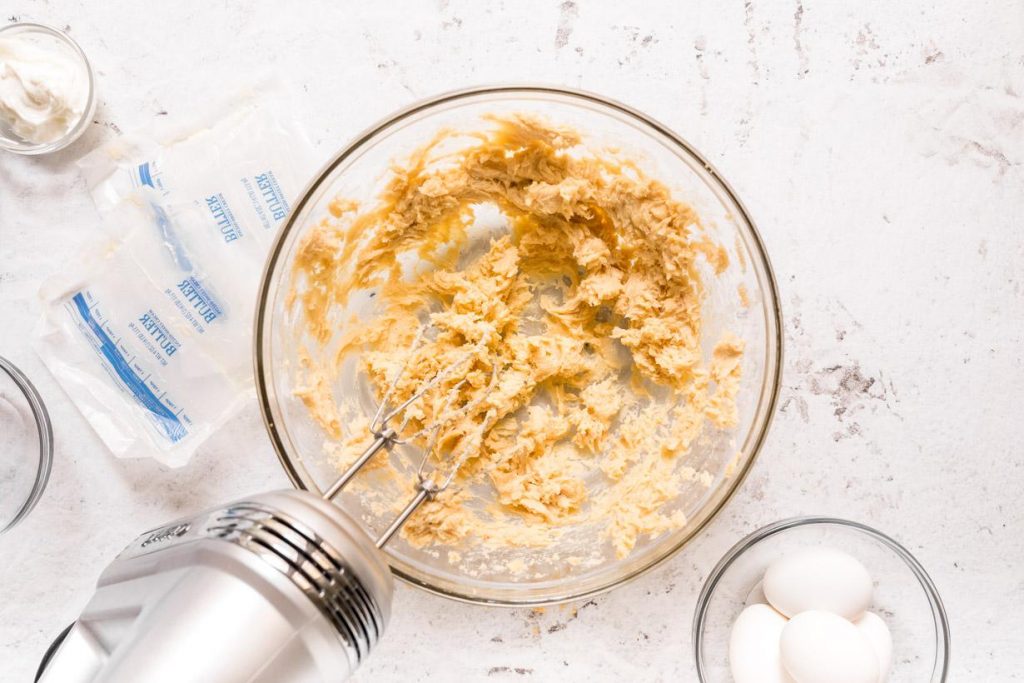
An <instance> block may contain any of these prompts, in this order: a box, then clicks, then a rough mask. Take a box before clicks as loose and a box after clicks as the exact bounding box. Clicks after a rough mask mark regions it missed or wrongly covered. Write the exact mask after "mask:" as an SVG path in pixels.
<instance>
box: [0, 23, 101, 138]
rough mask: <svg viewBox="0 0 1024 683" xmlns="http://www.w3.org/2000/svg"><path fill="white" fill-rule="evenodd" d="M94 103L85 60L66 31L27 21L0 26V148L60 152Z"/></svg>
mask: <svg viewBox="0 0 1024 683" xmlns="http://www.w3.org/2000/svg"><path fill="white" fill-rule="evenodd" d="M96 101H97V100H96V79H95V75H94V74H93V70H92V66H91V65H90V64H89V59H88V58H87V57H86V56H85V52H84V51H83V50H82V48H81V47H79V45H78V43H76V42H75V41H74V40H73V39H72V38H71V37H70V36H69V35H68V34H67V33H66V32H64V31H61V30H60V29H57V28H54V27H52V26H47V25H45V24H37V23H31V22H19V23H15V24H9V25H7V26H4V27H2V28H0V149H2V150H6V151H8V152H14V153H15V154H24V155H38V154H49V153H51V152H56V151H58V150H61V149H64V148H65V147H67V146H68V145H70V144H71V143H73V142H74V141H75V140H77V139H78V138H80V137H81V136H82V134H83V133H84V132H85V130H86V129H87V128H88V127H89V124H91V123H92V119H93V115H94V114H95V112H96Z"/></svg>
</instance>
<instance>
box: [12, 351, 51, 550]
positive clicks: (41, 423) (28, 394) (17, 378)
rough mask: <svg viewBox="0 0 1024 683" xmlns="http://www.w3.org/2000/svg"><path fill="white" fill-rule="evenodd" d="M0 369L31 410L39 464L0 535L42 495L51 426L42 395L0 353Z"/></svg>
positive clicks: (47, 475) (29, 509)
mask: <svg viewBox="0 0 1024 683" xmlns="http://www.w3.org/2000/svg"><path fill="white" fill-rule="evenodd" d="M0 371H2V372H3V373H4V374H5V375H7V376H8V377H10V378H11V380H12V381H13V382H14V383H15V384H16V385H17V386H18V388H19V389H20V390H21V393H22V395H23V396H24V397H25V401H26V402H27V403H28V405H29V408H30V409H31V410H32V417H33V418H34V419H35V422H36V433H37V435H38V437H39V463H38V465H37V466H36V480H35V482H34V483H33V484H32V491H31V492H29V495H28V497H27V498H26V499H25V502H24V503H22V504H21V508H19V509H18V512H17V513H16V514H15V515H14V517H12V518H11V519H10V520H9V521H8V522H7V523H6V524H5V525H4V526H0V534H2V533H4V532H5V531H10V530H11V529H13V528H14V527H15V525H17V524H18V522H20V521H22V520H23V519H25V518H26V517H28V513H30V512H32V509H33V508H34V507H35V506H36V503H38V502H39V499H40V498H41V497H42V495H43V490H44V489H46V483H47V482H48V481H49V480H50V470H51V469H52V467H53V427H52V426H51V424H50V414H49V413H48V412H47V411H46V405H45V404H44V403H43V399H42V397H41V396H40V395H39V392H38V391H37V390H36V387H35V385H34V384H32V382H30V381H29V379H28V377H26V376H25V373H23V372H22V371H21V370H19V369H18V368H17V366H15V365H14V364H13V363H11V362H10V361H9V360H7V359H6V358H4V357H3V356H0ZM0 523H2V520H0Z"/></svg>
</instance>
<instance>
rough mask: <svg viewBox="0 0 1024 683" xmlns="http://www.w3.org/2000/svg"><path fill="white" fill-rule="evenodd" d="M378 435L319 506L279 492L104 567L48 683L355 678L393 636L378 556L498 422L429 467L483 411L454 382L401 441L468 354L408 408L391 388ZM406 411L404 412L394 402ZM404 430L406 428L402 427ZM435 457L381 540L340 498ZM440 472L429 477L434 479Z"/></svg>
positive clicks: (134, 548) (387, 584) (178, 527)
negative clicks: (411, 454) (384, 638)
mask: <svg viewBox="0 0 1024 683" xmlns="http://www.w3.org/2000/svg"><path fill="white" fill-rule="evenodd" d="M423 336H424V333H423V329H422V328H421V330H420V332H419V333H418V334H417V335H416V339H415V341H414V342H413V345H412V349H411V350H410V352H409V353H408V355H407V356H406V359H405V361H404V363H403V365H402V367H401V369H400V370H399V371H398V372H397V374H396V376H395V377H394V378H393V379H392V381H391V382H390V383H389V386H388V388H387V391H386V392H385V394H384V396H383V398H382V399H381V401H380V403H379V405H378V407H377V411H376V414H375V415H374V417H373V421H372V423H371V425H370V432H371V434H372V436H373V442H372V443H371V444H370V445H369V446H368V447H367V448H366V450H365V451H364V452H363V453H362V454H361V455H360V456H359V457H358V458H357V459H356V460H355V462H353V464H352V465H351V466H350V467H349V469H348V470H347V471H346V472H345V473H344V474H342V475H341V476H340V477H339V478H338V479H337V481H335V482H334V484H332V485H331V486H330V487H329V488H328V489H327V491H326V492H325V493H324V494H323V496H322V497H321V496H317V495H315V494H313V493H310V492H307V491H298V490H284V491H273V492H270V493H263V494H259V495H255V496H249V497H247V498H244V499H242V500H239V501H236V502H234V503H230V504H228V505H224V506H220V507H217V508H214V509H212V510H208V511H206V512H203V513H200V514H198V515H195V516H192V517H188V518H185V519H180V520H177V521H175V522H171V523H170V524H167V525H164V526H161V527H159V528H156V529H153V530H151V531H148V532H146V533H144V534H142V535H141V536H140V537H138V538H137V539H136V540H135V541H133V542H132V543H131V544H129V545H128V547H127V548H125V549H124V551H122V552H121V554H120V555H118V556H117V558H116V559H115V560H114V561H113V562H112V563H111V564H110V565H109V566H108V567H107V568H106V570H104V572H103V573H102V574H101V576H100V578H99V581H98V583H97V589H96V592H95V594H94V595H93V597H92V599H91V600H90V601H89V603H88V604H87V605H86V607H85V610H84V611H83V612H82V614H81V616H80V617H79V618H78V619H77V621H75V622H74V623H73V624H72V625H71V626H69V627H68V629H66V630H65V632H64V633H62V634H61V636H59V637H58V639H57V641H56V642H54V644H53V645H51V646H50V650H49V651H48V652H47V653H46V656H45V657H44V659H43V662H42V664H41V665H40V668H39V673H38V674H37V676H36V681H37V682H41V683H172V682H173V683H243V682H245V683H322V682H325V681H341V680H343V679H345V678H347V677H348V676H349V675H350V674H351V673H352V672H353V671H354V670H355V669H356V668H357V667H358V666H359V664H360V663H361V662H362V661H363V660H364V659H365V658H366V656H367V655H368V654H369V652H370V650H371V649H372V648H373V647H374V645H375V644H376V643H377V641H378V640H379V639H380V637H381V635H382V634H383V632H384V629H385V628H386V627H387V624H388V620H389V618H390V614H391V598H392V591H393V583H392V578H391V574H390V572H389V571H388V566H387V563H386V562H385V561H384V558H383V554H382V553H381V551H380V549H381V548H382V547H383V546H384V545H385V544H386V543H387V542H388V540H389V539H391V538H392V536H394V534H395V533H396V532H397V531H398V530H399V528H401V526H402V524H403V523H405V521H406V520H408V519H409V517H410V515H412V513H413V512H414V511H415V510H416V509H417V508H418V507H419V506H420V505H421V504H422V503H423V501H425V500H427V499H430V498H433V497H434V496H436V495H437V494H438V493H440V492H441V491H443V490H444V489H445V488H447V487H448V486H449V485H450V484H451V483H452V480H453V478H454V477H455V474H456V472H457V471H458V468H459V467H460V466H461V465H462V463H463V461H464V460H465V459H466V458H467V457H468V455H469V454H470V453H471V452H472V451H473V446H475V445H478V444H479V439H482V437H483V434H484V433H485V432H486V429H487V426H488V423H489V422H488V421H489V419H490V418H491V417H492V414H491V413H488V414H486V415H485V416H484V419H483V420H482V421H481V422H480V423H479V425H478V427H477V428H476V429H475V430H473V431H472V432H471V433H469V434H467V435H465V436H464V437H463V438H462V439H461V440H460V441H459V444H458V445H459V446H461V448H458V447H457V452H452V453H450V454H448V460H449V462H451V466H450V467H449V468H448V471H447V472H446V473H442V472H440V471H438V470H436V469H434V467H433V466H432V465H429V464H428V462H429V461H430V460H431V459H432V455H433V454H434V451H435V449H437V448H438V444H439V443H440V437H441V435H442V432H444V430H445V427H446V426H448V425H451V424H453V422H454V421H456V420H457V419H459V418H460V417H461V416H464V415H467V414H469V413H471V412H472V411H474V410H476V409H477V408H479V406H480V403H481V402H482V400H483V399H484V398H485V397H486V395H487V393H489V391H490V389H491V388H493V385H494V378H495V372H494V370H493V368H494V367H495V366H494V364H492V372H491V381H490V384H489V385H488V387H486V388H485V390H484V391H483V392H482V393H481V394H480V395H479V397H478V398H475V399H473V400H471V401H469V402H468V403H467V404H466V405H463V406H461V407H458V408H456V407H454V403H455V401H456V399H457V397H458V395H459V391H460V389H461V388H462V387H463V386H464V384H465V382H466V381H467V380H466V379H465V378H463V379H461V380H460V381H459V382H457V383H455V384H454V385H453V386H452V387H451V388H450V389H449V390H448V393H447V396H446V398H445V400H444V401H443V402H442V406H443V407H442V409H441V410H440V411H438V413H437V414H436V415H435V417H434V420H433V421H432V422H431V423H430V424H428V425H426V426H424V427H423V428H421V429H420V430H418V431H417V432H415V433H414V434H412V435H409V436H406V437H405V438H404V439H400V436H399V435H400V434H402V432H403V431H404V429H405V428H406V427H407V426H408V424H409V421H410V416H409V411H408V410H407V409H408V408H409V407H410V406H411V405H412V404H413V403H414V402H416V401H418V400H420V399H422V398H423V396H424V395H425V394H426V393H427V392H428V391H430V390H431V389H433V388H434V387H437V386H438V385H440V384H441V383H442V382H443V381H444V380H445V379H446V378H450V377H451V376H452V375H453V374H454V373H455V372H457V371H458V370H459V369H460V368H462V367H464V366H466V365H467V363H468V362H469V361H470V360H471V359H472V358H473V357H474V350H472V349H470V350H469V351H468V352H467V353H466V354H465V355H463V356H461V357H460V358H459V359H457V360H456V361H455V362H454V363H452V364H450V365H448V366H446V367H445V368H443V369H441V370H440V371H438V372H437V373H435V374H434V375H433V376H432V377H431V378H430V379H429V380H427V381H426V382H425V383H423V384H422V385H421V386H420V387H419V388H418V389H417V391H416V392H415V393H413V394H412V395H411V396H410V397H409V398H407V399H406V400H404V401H401V402H396V401H393V396H394V394H395V389H396V386H397V385H398V382H399V380H400V378H401V377H402V375H403V373H404V372H405V371H406V368H407V366H408V364H409V362H410V359H411V358H412V356H413V355H414V352H415V351H416V350H417V348H419V346H420V344H421V343H422V340H423ZM395 403H397V405H394V404H395ZM396 421H400V424H399V425H398V426H397V427H393V426H392V425H393V423H394V422H396ZM419 437H424V438H426V439H427V446H426V448H425V452H424V455H423V458H422V460H421V461H420V464H419V470H418V472H417V485H416V494H415V496H414V497H413V499H412V500H411V501H409V503H408V504H407V505H406V506H405V508H404V509H403V510H402V512H401V513H399V515H398V517H397V518H396V519H395V520H394V522H393V523H392V524H391V525H390V526H389V527H388V528H387V529H386V530H385V531H384V532H383V533H382V534H381V535H380V537H379V538H377V540H376V541H374V540H372V539H371V538H370V537H369V536H367V534H366V533H365V532H364V531H363V529H362V527H361V526H360V525H359V523H358V522H357V521H356V520H354V519H353V518H352V517H351V516H349V515H348V514H346V513H345V512H344V511H343V510H342V509H341V508H340V507H338V506H336V505H334V504H332V503H331V500H332V499H333V498H334V497H335V496H337V495H338V493H339V492H340V491H341V490H342V489H343V488H344V487H345V485H346V484H347V483H348V482H349V481H351V479H352V478H353V477H354V476H355V474H356V473H357V472H358V471H359V470H360V469H361V468H362V467H363V466H364V465H365V464H366V463H367V462H368V461H369V460H370V458H372V457H373V456H374V454H376V453H377V452H379V451H380V450H381V449H382V448H385V447H390V446H391V445H393V444H397V443H402V442H405V441H410V440H412V439H416V438H419ZM430 470H433V471H430Z"/></svg>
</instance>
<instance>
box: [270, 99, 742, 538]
mask: <svg viewBox="0 0 1024 683" xmlns="http://www.w3.org/2000/svg"><path fill="white" fill-rule="evenodd" d="M494 207H496V208H497V211H498V212H500V216H499V218H500V219H503V221H504V224H505V227H504V229H503V230H502V231H501V233H500V234H493V235H490V236H488V237H486V239H484V240H483V241H482V242H481V240H480V239H479V235H477V234H476V233H475V232H474V231H475V230H476V228H475V227H474V226H475V224H476V223H477V221H478V219H479V218H480V216H481V215H482V214H484V213H487V212H488V211H489V212H491V213H495V212H494ZM330 214H331V215H330V216H327V217H325V218H324V219H323V220H322V221H321V222H320V224H319V225H318V226H317V228H316V229H315V230H313V231H312V232H311V233H310V234H309V235H308V236H307V237H306V238H305V239H304V240H303V241H302V242H301V243H300V244H299V246H298V251H297V254H296V257H295V262H294V270H293V282H292V288H291V291H290V294H289V299H288V302H287V305H288V306H289V307H290V308H291V309H292V310H293V311H295V312H296V313H297V321H298V324H299V325H300V326H301V327H302V329H303V332H304V333H305V334H306V336H307V338H309V339H312V340H313V341H312V342H311V343H310V344H309V345H308V347H307V349H306V352H305V354H304V355H303V367H302V368H301V369H300V370H299V379H300V384H301V386H300V388H299V389H298V390H297V391H296V394H297V396H299V397H300V398H301V399H302V401H303V402H304V403H305V405H306V406H307V407H308V409H309V411H310V415H311V416H312V417H313V419H314V420H315V421H316V422H317V423H318V424H319V425H320V427H321V428H322V429H323V430H324V432H325V433H326V435H327V438H328V442H329V445H330V446H329V449H330V452H331V453H332V457H333V458H335V462H336V463H337V465H338V467H339V469H340V468H342V467H344V466H345V465H346V464H348V463H349V462H351V461H352V460H353V459H354V458H355V457H356V456H357V455H358V454H359V452H361V451H362V449H363V448H364V447H365V445H366V441H367V431H366V420H365V418H363V419H360V418H358V417H357V416H359V415H364V414H365V412H366V410H365V408H363V407H359V406H355V405H354V404H352V403H351V401H350V399H349V397H348V396H343V395H341V394H342V392H340V391H338V390H337V384H338V383H337V378H338V377H339V373H341V372H342V370H341V368H342V366H343V365H344V364H345V363H352V362H355V363H357V364H358V367H359V369H360V372H361V373H362V376H364V377H365V379H366V380H367V381H368V382H369V383H370V385H371V386H372V387H373V391H374V392H375V393H376V395H377V396H378V397H379V396H380V395H381V394H383V392H384V390H385V389H386V386H387V384H388V382H389V381H390V380H391V379H392V378H394V377H395V376H396V373H397V370H398V368H399V367H400V366H401V365H402V364H403V363H405V362H406V361H407V360H408V366H407V369H406V370H405V373H404V375H403V376H402V379H401V381H400V382H399V384H398V386H397V389H396V395H395V398H396V400H397V401H401V400H403V399H404V398H405V397H407V396H409V395H411V394H412V393H413V392H414V391H415V390H416V388H417V387H418V386H420V385H421V384H422V383H423V382H425V381H427V380H429V379H430V378H431V377H433V376H434V374H435V373H436V372H438V370H440V369H441V368H444V367H446V366H447V365H449V364H451V363H454V362H456V361H458V360H459V359H460V358H462V357H464V356H465V354H467V353H469V354H471V358H470V359H469V360H468V361H466V362H465V365H464V366H463V367H465V368H466V371H465V372H464V373H458V375H457V376H453V377H452V378H451V379H450V380H446V381H445V382H443V383H442V385H441V386H439V387H438V388H437V390H436V391H432V392H431V393H429V394H428V395H427V396H426V397H425V400H422V401H420V402H418V403H416V404H414V405H413V406H412V408H411V410H413V411H414V412H413V413H412V416H413V418H412V420H411V422H410V424H409V427H408V429H407V432H413V431H415V430H416V429H418V428H419V426H420V425H422V424H427V423H430V422H432V418H433V416H434V415H435V414H438V413H439V412H441V411H442V410H443V409H444V404H445V401H446V400H450V398H451V396H449V392H450V390H451V388H452V387H453V386H455V384H456V382H458V381H459V380H461V379H463V377H464V378H465V379H466V382H465V384H464V385H463V386H462V387H461V389H459V390H458V391H457V392H456V393H457V397H456V400H455V402H454V405H456V406H462V405H473V404H474V402H475V401H478V403H477V404H476V405H475V407H474V408H473V409H472V410H471V411H469V412H468V413H467V414H465V415H463V416H461V417H460V419H459V420H457V421H455V422H454V423H452V424H451V425H449V426H448V427H447V428H446V429H445V430H444V433H443V436H442V438H441V442H440V443H441V445H442V448H440V449H439V451H438V452H439V455H438V457H439V458H441V459H442V460H443V459H444V457H445V453H450V452H451V451H452V450H454V449H455V448H456V447H469V448H471V450H472V453H471V457H469V459H468V460H467V461H466V463H465V465H464V466H463V467H462V469H461V470H460V472H459V475H458V479H457V484H456V485H455V486H453V487H452V488H451V489H449V490H447V491H445V492H444V493H443V494H441V495H440V496H438V497H437V499H435V500H432V501H428V502H427V503H426V504H425V505H424V506H423V507H422V508H421V509H420V511H419V512H418V513H417V514H416V515H414V516H413V518H412V519H411V520H410V521H409V522H408V523H407V524H406V526H405V527H404V529H403V531H402V535H403V537H404V538H405V539H406V540H407V541H409V542H410V543H411V544H413V545H414V546H417V547H424V546H429V545H434V544H441V545H448V546H458V545H460V544H462V545H465V544H470V545H472V544H482V545H484V546H487V547H502V546H506V547H507V546H539V547H543V546H545V545H548V544H550V543H552V541H553V540H554V539H557V538H558V537H559V536H560V534H563V533H566V532H567V530H569V529H571V528H574V527H576V526H578V525H581V524H587V523H594V524H599V525H601V536H602V537H603V539H604V541H605V542H607V543H610V544H611V548H612V549H613V551H614V553H615V555H617V556H618V557H625V556H626V555H628V554H629V553H630V551H631V550H632V549H633V547H634V545H635V544H636V542H637V539H638V537H639V536H641V535H643V534H660V533H662V532H665V531H668V530H671V529H675V528H679V527H680V526H682V525H684V524H685V522H686V519H685V515H684V514H683V512H682V511H679V510H675V511H669V510H667V509H666V508H668V507H671V506H670V505H666V504H667V503H669V502H671V501H672V500H673V499H675V498H676V497H677V496H678V495H679V492H680V488H681V487H682V486H684V485H686V486H693V485H694V483H695V482H696V483H697V484H700V485H703V486H710V484H711V483H712V479H713V474H712V473H709V472H704V471H698V470H697V469H694V468H692V467H688V466H686V464H685V458H686V456H687V454H688V453H689V452H690V449H691V446H692V445H693V444H694V443H695V441H696V440H697V439H698V438H699V437H700V435H701V433H702V431H703V430H705V429H727V428H730V427H733V426H735V425H736V423H737V414H736V405H735V399H736V393H737V391H738V388H739V380H740V372H741V361H742V356H743V346H744V344H743V341H742V340H740V339H738V338H737V337H735V336H734V335H731V334H728V333H726V334H725V335H724V336H723V337H722V338H720V339H718V340H716V344H715V346H714V349H713V352H712V353H711V354H710V359H709V360H705V352H704V351H702V346H701V341H702V336H701V328H702V317H701V308H702V305H703V302H704V298H705V297H704V287H703V282H702V279H701V266H703V270H704V272H706V273H712V272H713V273H721V272H722V271H724V270H725V269H726V268H727V267H728V265H729V260H728V256H727V254H726V251H725V250H724V249H723V248H722V247H721V246H720V245H718V244H716V243H715V242H713V241H712V240H711V239H710V238H709V237H707V235H706V234H705V233H704V230H703V228H702V226H701V224H700V218H699V216H698V215H697V214H696V213H695V212H694V210H693V209H692V208H691V207H690V206H688V205H687V204H685V203H682V202H680V201H677V200H675V199H673V197H672V196H671V195H670V192H669V190H668V189H667V188H666V187H665V186H664V185H663V184H662V183H660V182H658V181H657V180H654V179H652V178H650V177H647V176H646V175H645V174H644V172H643V171H641V170H640V168H639V167H638V166H637V165H636V164H634V163H633V162H631V161H630V160H629V159H627V158H624V157H623V156H622V155H620V154H618V153H616V152H614V151H608V150H600V151H599V152H595V151H593V150H590V149H588V148H587V147H585V146H584V145H583V144H582V138H581V136H580V135H579V134H578V133H577V132H575V131H574V130H571V129H567V128H562V127H558V126H555V125H552V124H550V123H548V122H546V121H544V120H541V119H539V118H535V117H532V116H525V115H519V116H514V115H513V116H501V117H492V118H491V119H490V120H489V121H488V126H485V129H484V130H480V131H474V132H469V133H467V132H466V131H455V130H444V131H441V132H440V133H438V135H437V136H436V137H435V138H434V139H433V140H431V141H430V142H429V143H428V144H426V145H424V146H423V147H421V148H420V149H418V150H416V151H415V152H414V153H413V154H412V155H410V157H409V158H408V159H406V160H404V161H402V162H401V163H396V164H395V165H394V166H393V168H392V171H391V174H390V176H389V178H388V181H387V185H386V189H385V191H384V192H383V193H382V194H381V195H380V197H379V198H378V199H377V200H376V201H375V202H374V203H373V205H371V206H365V207H364V206H361V205H360V204H359V203H357V202H355V201H351V200H347V199H345V198H340V197H339V198H337V199H335V200H334V201H333V202H332V204H331V207H330ZM478 242H480V244H479V247H480V248H474V245H475V244H476V243H478ZM701 262H703V263H701ZM366 292H370V293H372V296H373V299H372V301H373V302H374V303H373V312H372V315H362V316H356V315H354V314H352V313H351V312H350V311H349V310H347V306H348V304H349V303H350V301H351V299H352V298H353V297H355V296H357V295H359V293H362V294H363V295H365V294H366ZM296 307H297V308H296ZM424 324H428V325H429V329H430V330H431V332H430V333H429V334H428V335H427V336H426V338H425V339H424V341H423V342H422V343H421V344H420V346H419V347H417V348H416V349H415V350H413V351H412V354H413V355H412V357H411V358H407V356H408V355H409V353H410V347H411V346H412V345H413V341H414V338H415V337H416V334H417V330H418V329H419V328H421V327H422V326H423V325H424ZM481 397H482V398H481ZM481 424H483V425H484V426H485V429H484V430H483V437H482V438H478V437H476V436H474V435H478V434H479V433H480V429H479V426H480V425H481ZM465 439H474V441H473V442H472V443H469V442H465V441H464V440H465ZM386 462H387V461H386V459H382V463H386ZM385 466H387V467H390V465H385ZM439 466H440V467H441V468H442V469H443V468H444V464H443V463H441V464H439ZM596 481H599V482H600V483H599V485H598V484H595V483H594V482H596ZM456 555H457V553H456Z"/></svg>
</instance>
